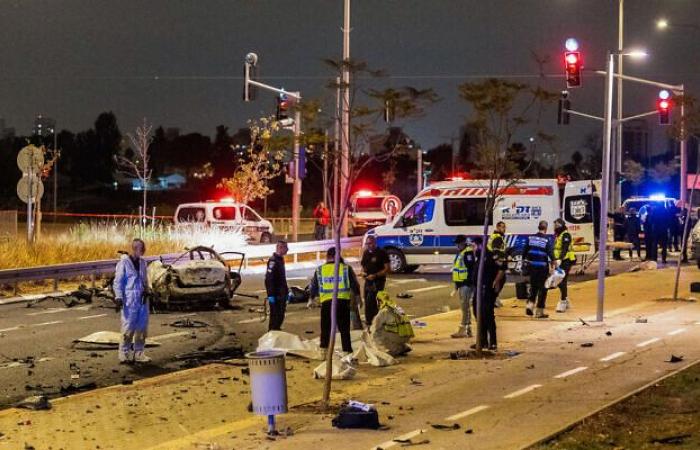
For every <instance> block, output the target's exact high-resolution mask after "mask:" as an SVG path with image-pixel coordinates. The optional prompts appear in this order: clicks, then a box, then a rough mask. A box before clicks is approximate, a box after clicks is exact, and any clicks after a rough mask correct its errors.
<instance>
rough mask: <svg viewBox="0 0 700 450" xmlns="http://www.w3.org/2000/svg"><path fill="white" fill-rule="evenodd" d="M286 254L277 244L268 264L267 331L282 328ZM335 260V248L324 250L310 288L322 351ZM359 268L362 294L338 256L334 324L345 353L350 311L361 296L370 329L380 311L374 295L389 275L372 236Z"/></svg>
mask: <svg viewBox="0 0 700 450" xmlns="http://www.w3.org/2000/svg"><path fill="white" fill-rule="evenodd" d="M286 252H287V244H286V243H284V242H278V244H277V248H276V251H275V253H274V254H273V255H272V257H271V258H270V259H269V261H268V263H267V273H266V276H265V288H266V290H267V295H268V298H267V300H268V303H269V306H270V321H269V330H279V329H281V327H282V323H283V322H284V315H285V308H286V303H287V297H288V294H289V289H288V287H287V279H286V275H285V268H284V255H285V254H286ZM335 258H336V249H335V247H331V248H329V249H328V250H327V251H326V261H325V263H323V264H321V265H320V266H319V267H318V268H317V269H316V271H315V272H314V276H313V277H312V279H311V284H310V286H309V295H310V297H311V298H316V297H318V299H319V303H320V306H321V342H320V347H321V348H322V349H324V350H325V349H327V348H328V344H329V343H328V341H329V338H330V330H331V305H332V300H333V293H334V292H333V291H334V289H335V284H336V283H335V282H336V275H335V274H336V267H335ZM360 265H361V267H362V272H361V273H360V275H359V277H362V278H364V280H365V283H364V288H363V291H364V292H363V293H362V294H363V295H361V293H360V291H361V289H360V283H359V280H358V278H359V277H358V275H357V274H356V273H355V271H354V269H353V268H352V266H350V265H349V264H347V263H346V262H345V261H344V260H343V258H342V256H340V255H339V264H338V272H337V274H338V275H337V280H338V283H337V284H338V291H337V306H336V321H337V327H338V331H339V332H340V339H341V343H342V347H343V352H345V353H351V352H352V344H351V339H350V329H351V315H352V314H353V312H355V311H359V303H360V301H361V300H362V298H363V297H364V318H365V323H366V327H367V328H369V327H370V325H371V324H372V321H373V320H374V317H375V316H376V315H377V313H378V312H379V305H378V302H377V294H378V293H379V292H381V291H383V290H384V287H385V285H386V276H387V274H388V273H389V256H388V255H387V253H386V252H385V251H384V250H382V249H380V248H378V247H377V243H376V240H375V238H374V236H368V237H367V239H366V244H365V249H364V252H363V254H362V260H361V262H360Z"/></svg>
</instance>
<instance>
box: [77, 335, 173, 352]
mask: <svg viewBox="0 0 700 450" xmlns="http://www.w3.org/2000/svg"><path fill="white" fill-rule="evenodd" d="M121 341H122V334H121V333H118V332H116V331H97V332H95V333H92V334H90V335H88V336H85V337H81V338H80V339H76V340H75V342H80V343H82V344H96V345H104V346H109V347H115V348H116V347H118V346H119V344H120V343H121ZM159 345H160V342H156V341H154V340H153V339H146V347H157V346H159Z"/></svg>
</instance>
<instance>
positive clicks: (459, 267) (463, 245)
mask: <svg viewBox="0 0 700 450" xmlns="http://www.w3.org/2000/svg"><path fill="white" fill-rule="evenodd" d="M454 243H455V245H456V246H457V255H455V260H454V263H453V264H452V282H453V283H454V284H455V290H456V291H457V293H458V294H459V306H460V307H461V308H462V322H460V325H459V328H458V329H457V332H456V333H453V334H452V335H451V336H452V337H453V338H455V339H458V338H462V337H472V326H471V322H472V313H471V308H470V306H471V303H472V298H473V294H474V289H473V288H472V286H473V285H474V283H473V282H472V281H473V278H474V276H475V275H476V274H475V270H474V248H473V247H472V246H471V245H469V243H468V242H467V237H466V236H464V235H463V234H460V235H458V236H457V237H455V240H454Z"/></svg>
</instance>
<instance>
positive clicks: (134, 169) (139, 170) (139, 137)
mask: <svg viewBox="0 0 700 450" xmlns="http://www.w3.org/2000/svg"><path fill="white" fill-rule="evenodd" d="M152 131H153V125H149V124H148V121H147V120H146V119H145V118H144V119H143V124H142V125H141V126H140V127H138V128H136V133H135V134H130V133H129V134H128V136H129V140H130V141H131V145H132V146H133V149H131V150H132V151H131V154H130V155H129V156H125V155H117V156H115V159H116V163H117V168H118V169H119V170H120V171H122V172H124V173H126V174H128V175H130V176H132V177H134V178H136V179H138V180H139V183H141V189H142V191H143V202H142V205H141V219H140V234H141V237H142V238H143V234H144V229H145V228H146V218H147V217H148V212H147V209H146V207H147V201H148V185H149V183H150V182H151V175H152V174H153V170H152V169H151V167H150V165H149V163H150V160H151V154H150V152H149V148H150V146H151V141H152V140H153V137H152V136H151V132H152Z"/></svg>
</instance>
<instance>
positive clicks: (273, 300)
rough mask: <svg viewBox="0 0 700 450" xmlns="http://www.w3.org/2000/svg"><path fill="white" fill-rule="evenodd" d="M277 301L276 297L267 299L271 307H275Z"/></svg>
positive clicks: (272, 296)
mask: <svg viewBox="0 0 700 450" xmlns="http://www.w3.org/2000/svg"><path fill="white" fill-rule="evenodd" d="M275 300H277V299H276V298H275V296H274V295H271V296H269V297H267V302H268V303H269V304H271V305H274V304H275Z"/></svg>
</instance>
